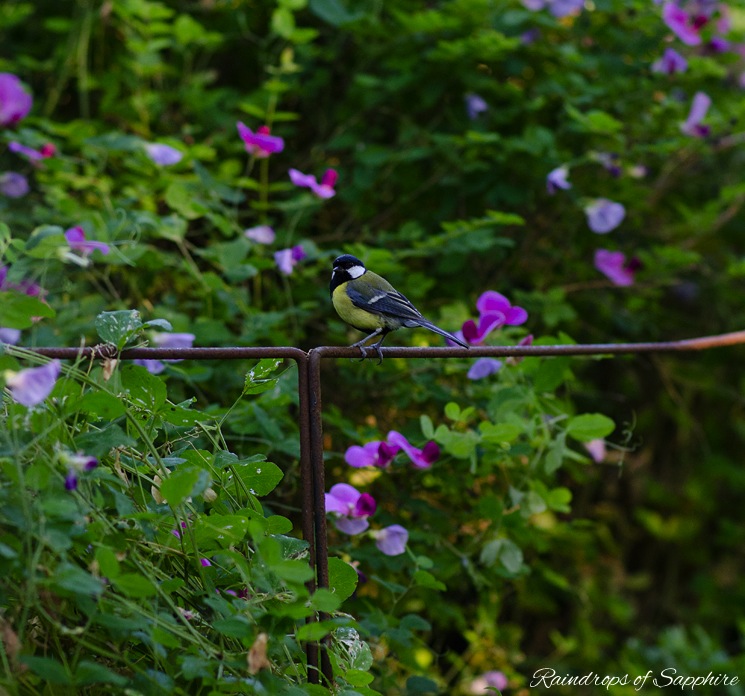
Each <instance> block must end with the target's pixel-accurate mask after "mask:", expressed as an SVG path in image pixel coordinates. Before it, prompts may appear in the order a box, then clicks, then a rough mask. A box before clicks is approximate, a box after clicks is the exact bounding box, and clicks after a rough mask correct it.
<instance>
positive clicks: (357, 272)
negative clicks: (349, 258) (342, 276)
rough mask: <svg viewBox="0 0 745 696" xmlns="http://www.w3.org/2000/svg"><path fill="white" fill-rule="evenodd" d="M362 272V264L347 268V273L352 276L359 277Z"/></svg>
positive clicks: (363, 270) (363, 269)
mask: <svg viewBox="0 0 745 696" xmlns="http://www.w3.org/2000/svg"><path fill="white" fill-rule="evenodd" d="M364 272H365V267H364V266H352V267H351V268H348V269H347V273H349V275H350V276H351V277H352V278H359V277H360V276H361V275H362V274H363V273H364Z"/></svg>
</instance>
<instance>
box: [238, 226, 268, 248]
mask: <svg viewBox="0 0 745 696" xmlns="http://www.w3.org/2000/svg"><path fill="white" fill-rule="evenodd" d="M243 234H244V235H245V236H246V238H247V239H250V240H251V241H252V242H256V243H257V244H272V243H273V242H274V239H275V237H276V234H275V233H274V230H273V229H272V228H271V227H269V225H258V226H256V227H250V228H249V229H247V230H244V232H243Z"/></svg>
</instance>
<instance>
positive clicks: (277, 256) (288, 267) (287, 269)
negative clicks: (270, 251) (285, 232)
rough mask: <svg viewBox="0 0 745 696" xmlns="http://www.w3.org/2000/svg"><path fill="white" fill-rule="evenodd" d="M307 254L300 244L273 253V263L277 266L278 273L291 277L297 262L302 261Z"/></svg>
mask: <svg viewBox="0 0 745 696" xmlns="http://www.w3.org/2000/svg"><path fill="white" fill-rule="evenodd" d="M306 256H307V254H306V253H305V250H304V249H303V247H302V246H301V245H300V244H296V245H295V246H294V247H291V248H289V249H280V250H279V251H275V252H274V262H275V263H276V264H277V268H278V269H279V272H280V273H282V274H284V275H291V274H292V271H293V269H294V268H295V266H297V263H298V261H302V260H303V259H304V258H305V257H306Z"/></svg>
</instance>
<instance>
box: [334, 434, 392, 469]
mask: <svg viewBox="0 0 745 696" xmlns="http://www.w3.org/2000/svg"><path fill="white" fill-rule="evenodd" d="M400 449H401V448H400V447H398V446H395V445H390V444H388V443H387V442H380V441H375V442H368V443H366V444H364V445H362V447H360V446H359V445H352V446H351V447H350V448H349V449H348V450H347V451H346V453H345V454H344V459H345V460H346V462H347V464H349V466H353V467H355V468H358V469H359V468H362V467H365V466H376V467H378V468H380V469H385V468H387V467H388V466H389V465H390V463H391V462H392V461H393V459H394V457H395V456H396V454H398V452H399V450H400Z"/></svg>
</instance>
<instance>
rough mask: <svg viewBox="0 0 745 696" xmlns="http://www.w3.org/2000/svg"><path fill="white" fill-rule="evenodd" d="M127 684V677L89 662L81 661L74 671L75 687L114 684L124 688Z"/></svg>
mask: <svg viewBox="0 0 745 696" xmlns="http://www.w3.org/2000/svg"><path fill="white" fill-rule="evenodd" d="M128 682H129V679H127V677H124V676H122V675H121V674H117V673H116V672H112V671H111V670H110V669H108V668H107V667H104V666H103V665H99V664H98V663H97V662H92V661H91V660H81V661H80V662H79V663H78V666H77V669H76V670H75V685H76V686H87V685H88V684H114V685H115V686H125V685H126V684H127V683H128Z"/></svg>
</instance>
